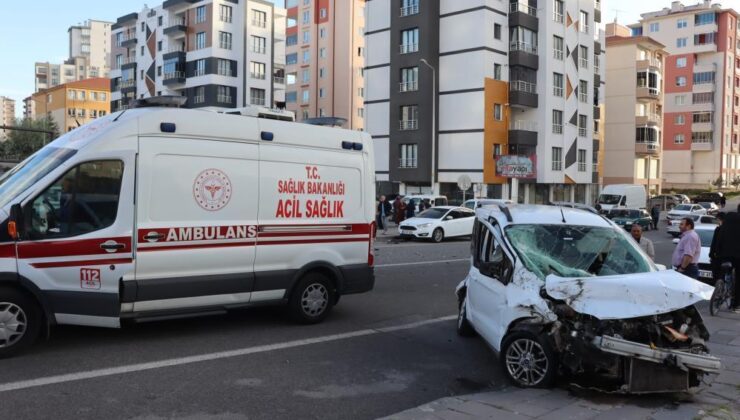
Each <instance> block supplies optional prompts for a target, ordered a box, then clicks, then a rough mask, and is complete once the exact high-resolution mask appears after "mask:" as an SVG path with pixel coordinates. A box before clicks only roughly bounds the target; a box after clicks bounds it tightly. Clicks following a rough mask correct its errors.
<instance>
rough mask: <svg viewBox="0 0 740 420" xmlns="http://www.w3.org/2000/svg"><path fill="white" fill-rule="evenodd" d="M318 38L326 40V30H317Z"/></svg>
mask: <svg viewBox="0 0 740 420" xmlns="http://www.w3.org/2000/svg"><path fill="white" fill-rule="evenodd" d="M319 38H321V39H324V38H326V28H321V29H319Z"/></svg>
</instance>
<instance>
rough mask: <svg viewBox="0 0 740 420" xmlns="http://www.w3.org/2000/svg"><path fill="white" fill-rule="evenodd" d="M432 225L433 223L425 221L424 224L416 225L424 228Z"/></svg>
mask: <svg viewBox="0 0 740 420" xmlns="http://www.w3.org/2000/svg"><path fill="white" fill-rule="evenodd" d="M431 225H432V224H431V223H423V224H421V225H418V226H416V227H417V228H419V229H423V228H428V227H429V226H431Z"/></svg>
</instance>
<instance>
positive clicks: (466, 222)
mask: <svg viewBox="0 0 740 420" xmlns="http://www.w3.org/2000/svg"><path fill="white" fill-rule="evenodd" d="M460 214H461V215H462V216H461V218H460V229H461V230H462V231H461V233H460V234H461V235H463V236H468V235H471V234H472V233H473V222H474V221H475V212H474V211H473V210H468V209H460Z"/></svg>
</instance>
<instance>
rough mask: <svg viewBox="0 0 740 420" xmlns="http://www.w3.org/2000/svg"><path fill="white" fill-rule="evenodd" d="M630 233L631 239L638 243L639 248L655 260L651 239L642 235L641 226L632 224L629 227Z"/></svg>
mask: <svg viewBox="0 0 740 420" xmlns="http://www.w3.org/2000/svg"><path fill="white" fill-rule="evenodd" d="M630 234H631V235H632V239H634V240H635V242H637V244H638V245H640V248H642V250H643V251H645V253H646V254H648V257H650V259H651V260H653V261H655V246H653V241H651V240H650V239H648V238H645V237H643V236H642V226H640V225H638V224H636V223H635V224H634V225H632V229H630Z"/></svg>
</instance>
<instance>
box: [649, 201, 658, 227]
mask: <svg viewBox="0 0 740 420" xmlns="http://www.w3.org/2000/svg"><path fill="white" fill-rule="evenodd" d="M650 218H651V219H653V229H655V230H658V224H659V223H658V222H660V204H656V205H654V206H653V208H652V209H650Z"/></svg>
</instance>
